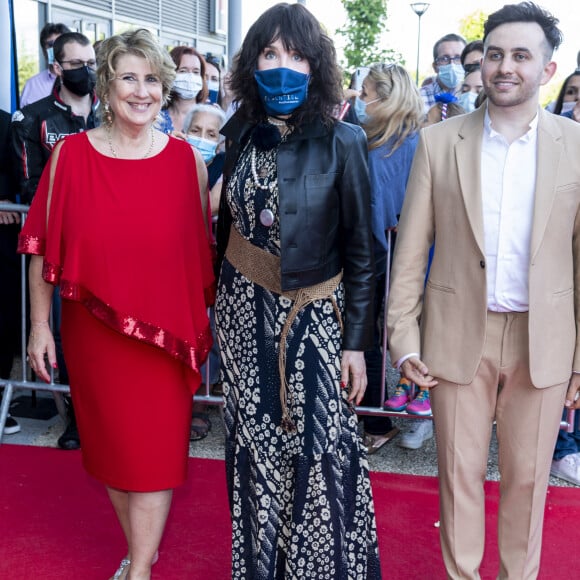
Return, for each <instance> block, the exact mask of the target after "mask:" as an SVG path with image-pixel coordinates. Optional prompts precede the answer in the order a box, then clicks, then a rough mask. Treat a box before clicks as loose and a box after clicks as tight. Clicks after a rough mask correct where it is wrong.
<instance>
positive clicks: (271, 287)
mask: <svg viewBox="0 0 580 580" xmlns="http://www.w3.org/2000/svg"><path fill="white" fill-rule="evenodd" d="M230 86H231V89H232V91H233V93H234V95H235V99H236V100H237V101H238V102H239V107H238V110H237V112H236V114H235V116H234V117H233V118H232V120H231V121H230V122H229V123H228V124H227V125H226V126H225V127H224V129H223V130H222V132H223V133H224V135H225V136H226V139H227V146H228V147H227V153H226V165H225V170H224V191H223V194H222V202H221V207H220V216H219V225H218V255H219V258H220V259H219V264H220V281H219V285H218V297H217V300H216V323H217V335H218V340H219V342H220V349H221V352H222V363H223V386H224V392H225V398H226V406H225V421H226V432H227V440H226V463H227V470H228V487H229V496H230V507H231V513H232V524H233V554H232V555H233V561H232V576H233V578H249V577H251V578H284V577H286V578H290V577H292V578H294V577H297V578H303V577H308V576H311V575H312V571H313V570H315V571H316V577H317V578H329V579H334V578H346V577H356V578H368V579H373V578H380V567H379V560H378V548H377V538H376V529H375V518H374V508H373V503H372V497H371V489H370V483H369V478H368V466H367V462H366V455H365V452H364V450H363V446H362V443H361V441H360V438H359V435H358V432H357V417H356V415H355V414H354V411H353V406H354V404H355V403H359V402H360V400H361V399H362V396H363V394H364V390H365V388H366V372H365V363H364V354H363V352H364V350H365V349H368V348H369V347H370V346H371V345H372V339H373V312H372V303H373V291H374V275H373V271H374V264H373V257H372V238H371V225H370V185H369V176H368V169H367V161H366V156H367V153H366V152H367V144H366V137H365V134H364V132H363V131H362V129H361V128H360V127H355V126H353V125H348V124H346V123H342V122H339V121H336V120H335V118H334V113H335V111H336V110H337V106H338V105H339V103H340V101H341V99H342V89H341V74H340V71H339V69H338V67H337V64H336V54H335V50H334V47H333V45H332V42H331V40H330V39H329V38H328V37H327V36H326V35H325V34H324V32H323V31H322V30H321V28H320V25H319V23H318V22H317V20H316V19H315V18H314V17H313V16H312V15H311V14H310V12H308V10H307V9H306V8H305V7H304V6H302V5H301V4H278V5H276V6H274V7H273V8H271V9H270V10H268V11H266V12H265V13H264V14H263V15H262V16H261V17H260V18H259V19H258V20H257V21H256V23H254V25H253V26H252V27H251V29H250V31H249V32H248V35H247V36H246V39H245V40H244V43H243V46H242V48H241V50H240V52H239V53H238V56H237V57H236V60H235V62H234V70H233V73H232V77H231V81H230Z"/></svg>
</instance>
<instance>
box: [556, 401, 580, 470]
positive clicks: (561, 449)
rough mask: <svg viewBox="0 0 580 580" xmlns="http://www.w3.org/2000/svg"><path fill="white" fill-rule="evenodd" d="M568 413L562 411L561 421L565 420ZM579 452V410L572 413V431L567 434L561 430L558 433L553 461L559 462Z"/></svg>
mask: <svg viewBox="0 0 580 580" xmlns="http://www.w3.org/2000/svg"><path fill="white" fill-rule="evenodd" d="M567 413H568V411H567V410H566V409H564V413H563V414H562V420H563V421H565V420H566V415H567ZM578 452H580V410H578V411H576V412H575V413H574V431H572V433H567V432H566V431H564V430H563V429H560V431H559V432H558V439H557V440H556V447H555V448H554V459H555V460H556V461H559V460H560V459H562V458H563V457H566V455H571V454H572V453H578Z"/></svg>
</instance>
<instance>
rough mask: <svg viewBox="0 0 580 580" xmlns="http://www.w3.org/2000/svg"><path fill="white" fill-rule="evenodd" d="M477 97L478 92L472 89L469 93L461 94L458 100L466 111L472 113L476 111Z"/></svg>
mask: <svg viewBox="0 0 580 580" xmlns="http://www.w3.org/2000/svg"><path fill="white" fill-rule="evenodd" d="M476 99H477V93H472V92H471V91H469V92H467V93H462V94H461V95H459V97H458V99H457V102H458V103H459V104H460V105H461V106H462V108H463V110H464V111H465V112H466V113H471V111H475V101H476Z"/></svg>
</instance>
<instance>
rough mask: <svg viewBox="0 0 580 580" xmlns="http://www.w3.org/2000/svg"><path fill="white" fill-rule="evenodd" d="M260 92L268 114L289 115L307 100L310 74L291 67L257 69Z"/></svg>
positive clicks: (256, 76)
mask: <svg viewBox="0 0 580 580" xmlns="http://www.w3.org/2000/svg"><path fill="white" fill-rule="evenodd" d="M254 78H255V79H256V83H258V93H259V95H260V98H261V99H262V103H263V105H264V108H265V109H266V113H268V115H289V114H290V113H292V112H293V111H294V110H296V109H297V108H298V107H299V106H300V105H302V104H303V103H304V101H306V97H307V96H308V82H309V81H310V75H307V74H304V73H300V72H297V71H295V70H292V69H289V68H271V69H269V70H257V71H256V72H255V73H254Z"/></svg>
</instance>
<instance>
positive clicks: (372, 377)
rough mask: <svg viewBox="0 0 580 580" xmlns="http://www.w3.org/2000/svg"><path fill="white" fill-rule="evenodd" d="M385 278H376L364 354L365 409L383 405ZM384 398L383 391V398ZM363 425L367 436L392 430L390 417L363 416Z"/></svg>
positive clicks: (383, 275)
mask: <svg viewBox="0 0 580 580" xmlns="http://www.w3.org/2000/svg"><path fill="white" fill-rule="evenodd" d="M385 278H386V276H385V274H380V275H377V277H376V287H375V303H374V321H375V330H374V337H373V348H372V350H367V351H366V352H365V362H366V366H367V379H368V385H367V390H366V392H365V394H364V397H363V400H362V404H363V405H364V406H366V407H382V405H383V401H381V373H382V369H383V354H382V352H381V346H382V339H383V325H382V319H381V310H382V306H383V298H384V295H385ZM386 396H387V395H386V390H385V398H386ZM363 424H364V428H365V432H366V433H368V434H369V435H383V434H384V433H388V432H389V431H390V430H391V429H392V428H393V423H392V422H391V419H390V417H373V416H369V415H363Z"/></svg>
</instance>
